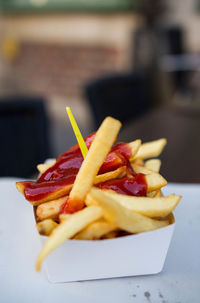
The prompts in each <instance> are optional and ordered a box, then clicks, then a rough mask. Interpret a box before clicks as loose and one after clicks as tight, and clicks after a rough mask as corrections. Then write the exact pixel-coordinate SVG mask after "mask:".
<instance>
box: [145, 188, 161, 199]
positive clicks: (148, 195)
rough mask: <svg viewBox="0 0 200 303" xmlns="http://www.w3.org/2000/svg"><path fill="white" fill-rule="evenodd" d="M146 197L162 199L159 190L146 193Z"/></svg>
mask: <svg viewBox="0 0 200 303" xmlns="http://www.w3.org/2000/svg"><path fill="white" fill-rule="evenodd" d="M147 197H150V198H156V197H162V192H161V190H160V189H158V190H154V191H151V192H149V193H147Z"/></svg>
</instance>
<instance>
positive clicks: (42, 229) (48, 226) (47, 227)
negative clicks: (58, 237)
mask: <svg viewBox="0 0 200 303" xmlns="http://www.w3.org/2000/svg"><path fill="white" fill-rule="evenodd" d="M57 225H58V224H57V223H56V222H55V221H53V220H52V219H47V220H43V221H41V222H39V223H37V224H36V227H37V230H38V232H39V234H40V235H42V236H49V235H50V234H51V233H52V231H53V230H54V229H55V228H56V227H57Z"/></svg>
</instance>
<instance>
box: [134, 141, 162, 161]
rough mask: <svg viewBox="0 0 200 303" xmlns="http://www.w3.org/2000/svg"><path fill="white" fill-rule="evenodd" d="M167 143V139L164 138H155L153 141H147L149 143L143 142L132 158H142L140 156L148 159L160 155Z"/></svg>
mask: <svg viewBox="0 0 200 303" xmlns="http://www.w3.org/2000/svg"><path fill="white" fill-rule="evenodd" d="M166 143H167V140H166V139H164V138H163V139H159V140H155V141H151V142H147V143H143V144H142V145H141V146H140V148H139V150H138V152H137V154H136V155H135V157H134V158H133V159H131V160H136V159H140V158H141V159H147V158H154V157H158V156H159V155H160V154H161V152H162V150H163V148H164V147H165V145H166Z"/></svg>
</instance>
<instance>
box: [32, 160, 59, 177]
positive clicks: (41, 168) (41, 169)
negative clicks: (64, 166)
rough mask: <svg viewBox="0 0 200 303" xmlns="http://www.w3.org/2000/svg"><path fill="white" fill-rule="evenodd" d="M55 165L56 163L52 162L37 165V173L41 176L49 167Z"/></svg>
mask: <svg viewBox="0 0 200 303" xmlns="http://www.w3.org/2000/svg"><path fill="white" fill-rule="evenodd" d="M55 163H56V161H52V162H51V163H42V164H38V165H37V169H38V171H39V172H40V173H41V174H43V173H44V172H45V171H46V170H47V169H49V168H50V167H51V166H53V165H54V164H55Z"/></svg>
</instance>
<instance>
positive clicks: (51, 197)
mask: <svg viewBox="0 0 200 303" xmlns="http://www.w3.org/2000/svg"><path fill="white" fill-rule="evenodd" d="M24 183H25V182H16V187H17V189H18V191H19V192H20V193H21V194H22V195H23V196H25V193H24V191H25V188H26V187H25V184H24ZM72 186H73V184H69V185H66V186H64V187H62V188H60V189H58V190H56V191H54V192H52V193H50V194H48V195H47V196H46V197H44V198H42V199H40V200H37V201H28V202H29V203H31V204H32V205H33V206H38V205H40V204H42V203H45V202H48V201H52V200H56V199H58V198H61V197H64V196H66V195H68V194H69V192H70V190H71V189H72Z"/></svg>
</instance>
